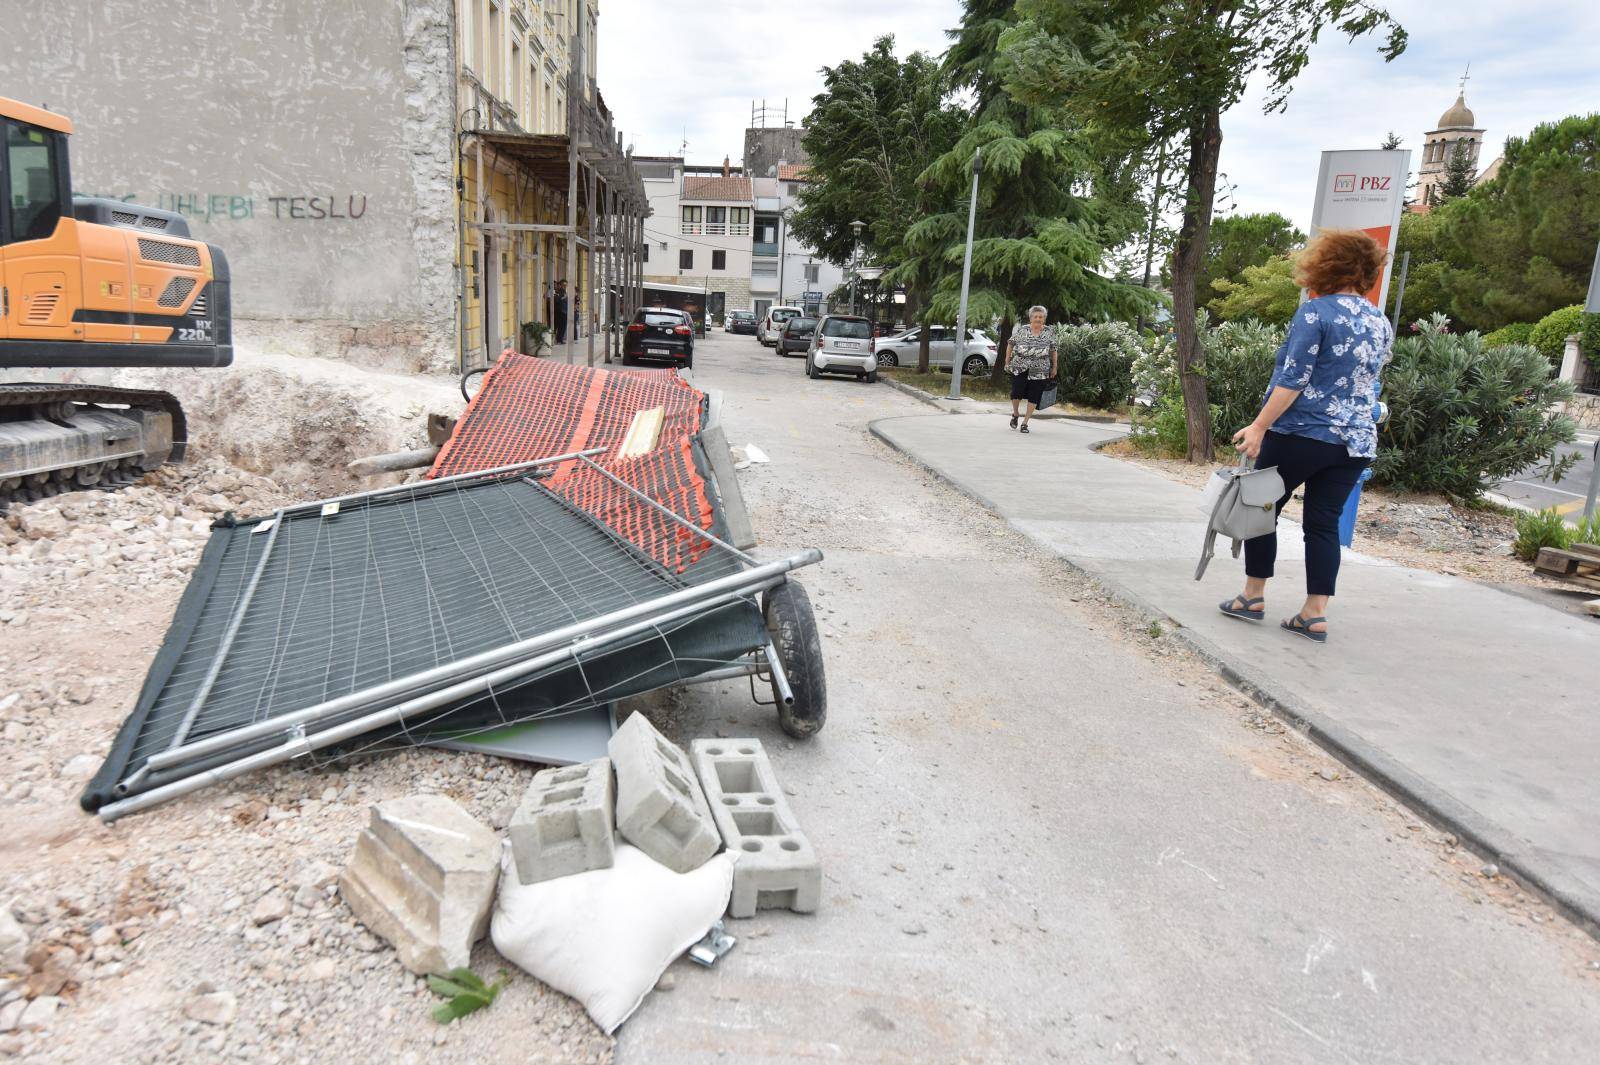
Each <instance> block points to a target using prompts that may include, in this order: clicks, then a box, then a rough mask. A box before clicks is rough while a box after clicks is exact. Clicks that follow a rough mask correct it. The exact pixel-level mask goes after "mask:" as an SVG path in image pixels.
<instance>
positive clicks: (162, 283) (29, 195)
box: [0, 97, 233, 510]
mask: <svg viewBox="0 0 1600 1065" xmlns="http://www.w3.org/2000/svg"><path fill="white" fill-rule="evenodd" d="M71 133H72V122H71V121H70V120H69V119H67V118H65V117H63V116H61V115H58V114H54V113H52V112H50V111H46V110H43V109H42V108H38V107H33V106H30V105H28V104H25V103H21V102H19V101H17V100H10V99H7V98H5V97H0V141H3V143H0V370H12V369H20V368H23V367H27V368H30V369H32V368H40V369H50V370H58V369H70V368H78V367H127V366H153V367H161V366H166V367H206V366H227V365H228V364H229V363H231V362H232V361H233V333H232V317H231V309H230V300H229V274H228V262H227V259H226V258H225V257H224V256H223V254H222V250H221V249H220V248H217V247H216V246H215V245H211V244H206V243H203V242H201V241H197V240H193V239H191V237H190V234H189V225H188V222H187V220H185V219H184V217H183V216H182V215H179V214H173V213H172V212H170V211H157V210H152V209H151V208H148V207H142V206H140V205H138V204H133V203H124V202H122V201H118V200H101V199H88V198H83V197H79V198H74V197H73V195H72V173H71V167H70V165H69V162H68V155H67V138H68V136H69V135H70V134H71ZM187 443H188V431H187V428H186V424H185V421H184V416H183V408H182V407H181V406H180V405H179V404H178V401H177V399H176V398H175V397H174V396H172V395H170V394H169V393H166V392H157V391H151V390H146V389H132V388H110V387H100V386H96V385H85V384H78V383H11V382H6V381H0V510H4V508H5V505H6V503H7V502H9V501H11V500H21V501H31V500H34V499H39V498H43V497H45V496H53V495H56V494H57V493H59V492H62V491H66V490H69V489H72V488H80V487H89V486H93V485H97V484H108V485H116V484H123V483H127V482H129V481H131V480H133V479H135V478H137V477H138V476H139V475H141V474H142V473H143V472H144V471H146V470H151V469H154V468H155V467H157V466H159V465H161V464H162V463H163V462H168V461H171V462H177V461H180V460H181V459H182V458H183V453H184V450H185V448H186V446H187Z"/></svg>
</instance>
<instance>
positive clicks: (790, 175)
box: [778, 163, 811, 181]
mask: <svg viewBox="0 0 1600 1065" xmlns="http://www.w3.org/2000/svg"><path fill="white" fill-rule="evenodd" d="M810 176H811V164H810V163H782V164H780V165H779V166H778V180H779V181H805V180H806V179H807V178H808V177H810Z"/></svg>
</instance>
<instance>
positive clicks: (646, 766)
mask: <svg viewBox="0 0 1600 1065" xmlns="http://www.w3.org/2000/svg"><path fill="white" fill-rule="evenodd" d="M607 750H608V751H610V753H611V765H612V767H613V768H614V769H615V770H616V773H617V831H618V832H619V833H621V835H622V838H623V839H625V840H627V841H628V842H629V843H632V844H633V845H634V846H635V847H638V848H639V849H640V850H641V851H643V852H644V853H645V854H647V855H649V856H650V857H651V858H654V859H655V860H656V861H658V862H660V863H661V864H662V865H664V866H666V867H667V868H668V869H671V870H673V871H674V872H678V873H687V872H690V871H691V870H694V869H698V868H699V867H700V866H701V865H703V864H705V861H706V859H708V858H710V857H711V856H712V855H713V854H715V853H717V850H718V848H719V847H720V846H721V845H722V839H721V837H720V836H719V835H718V834H717V826H716V823H715V822H713V821H712V819H711V810H710V808H709V807H708V806H707V805H706V797H705V795H704V794H703V793H702V792H701V790H700V784H699V782H698V781H697V780H696V778H695V773H694V769H693V767H691V766H690V764H689V759H688V757H687V756H686V755H685V754H684V753H683V750H682V749H681V748H679V747H677V746H676V745H674V744H673V743H671V742H670V741H668V740H667V738H666V737H665V736H663V735H661V733H659V732H657V731H656V730H655V727H654V726H653V725H651V724H650V722H649V721H647V720H645V717H644V715H643V714H634V715H632V716H631V717H629V718H628V720H627V721H625V722H624V723H623V725H622V727H621V728H619V729H617V732H616V735H614V736H612V737H611V741H610V742H609V743H608V744H607Z"/></svg>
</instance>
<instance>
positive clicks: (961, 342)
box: [950, 148, 983, 399]
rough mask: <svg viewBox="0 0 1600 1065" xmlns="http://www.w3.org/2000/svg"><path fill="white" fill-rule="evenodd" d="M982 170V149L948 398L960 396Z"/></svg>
mask: <svg viewBox="0 0 1600 1065" xmlns="http://www.w3.org/2000/svg"><path fill="white" fill-rule="evenodd" d="M982 172H983V149H982V148H978V149H977V150H975V151H974V152H973V153H972V202H971V203H970V204H968V205H967V253H966V256H965V257H964V258H963V259H962V260H961V309H960V310H959V311H958V312H957V313H956V353H955V356H954V361H953V362H951V364H950V398H951V399H960V398H961V364H962V362H964V361H965V360H966V355H967V290H968V287H969V286H970V285H971V283H972V231H973V226H974V225H976V224H977V221H978V175H979V174H981V173H982Z"/></svg>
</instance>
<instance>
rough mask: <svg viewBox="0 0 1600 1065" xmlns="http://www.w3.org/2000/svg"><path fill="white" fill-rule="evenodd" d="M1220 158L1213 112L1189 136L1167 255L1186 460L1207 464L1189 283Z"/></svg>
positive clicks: (1207, 419)
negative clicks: (1183, 191) (1178, 219)
mask: <svg viewBox="0 0 1600 1065" xmlns="http://www.w3.org/2000/svg"><path fill="white" fill-rule="evenodd" d="M1221 152H1222V124H1221V120H1220V116H1219V115H1218V113H1217V110H1216V108H1208V109H1207V110H1206V113H1205V115H1204V116H1203V117H1202V118H1201V120H1200V121H1199V122H1197V123H1196V124H1195V125H1194V126H1193V127H1192V128H1191V129H1190V130H1189V164H1188V168H1187V179H1188V196H1187V197H1186V198H1185V200H1184V204H1183V224H1182V226H1181V227H1180V228H1179V230H1178V240H1177V245H1176V247H1175V248H1174V249H1173V253H1172V319H1173V329H1174V331H1175V332H1176V334H1177V340H1178V381H1179V383H1180V384H1181V385H1182V387H1183V412H1184V417H1185V420H1186V421H1187V422H1188V425H1189V453H1188V460H1189V461H1190V462H1195V463H1209V462H1211V460H1212V440H1211V406H1210V403H1209V402H1208V400H1207V397H1206V379H1205V375H1204V373H1203V372H1202V370H1203V362H1202V360H1201V357H1200V337H1199V333H1198V329H1199V324H1200V323H1199V320H1198V317H1197V309H1196V307H1195V291H1194V286H1195V279H1196V278H1197V277H1198V276H1199V273H1200V264H1201V260H1202V259H1203V258H1204V257H1205V253H1206V242H1207V241H1208V240H1209V239H1210V237H1211V206H1212V202H1213V200H1214V199H1215V198H1216V194H1217V157H1218V156H1219V155H1220V154H1221Z"/></svg>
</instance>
